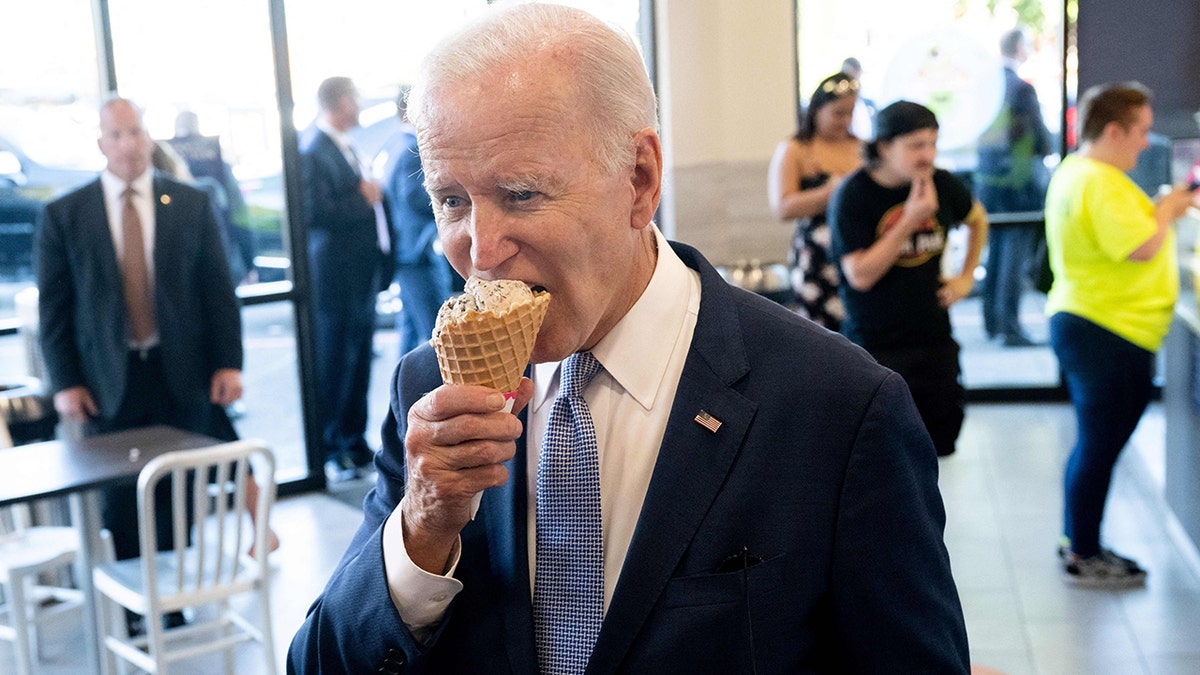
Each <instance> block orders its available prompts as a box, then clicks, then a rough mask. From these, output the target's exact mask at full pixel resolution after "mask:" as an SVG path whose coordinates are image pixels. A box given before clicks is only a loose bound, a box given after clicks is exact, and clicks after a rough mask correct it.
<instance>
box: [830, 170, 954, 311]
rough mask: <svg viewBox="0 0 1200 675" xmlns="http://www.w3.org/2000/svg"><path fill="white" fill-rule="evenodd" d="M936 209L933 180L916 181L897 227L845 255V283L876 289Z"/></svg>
mask: <svg viewBox="0 0 1200 675" xmlns="http://www.w3.org/2000/svg"><path fill="white" fill-rule="evenodd" d="M937 210H938V197H937V190H935V189H934V186H933V177H932V176H921V177H919V178H916V179H914V180H913V182H912V188H911V189H910V190H909V193H908V199H907V200H906V201H905V202H904V211H903V213H902V214H901V216H900V219H899V220H898V221H897V222H896V224H895V225H894V226H892V227H891V228H890V229H888V230H887V231H886V232H884V233H883V234H882V235H880V236H879V238H878V239H876V240H875V243H874V244H872V245H870V246H868V247H867V248H864V249H859V250H857V251H850V252H847V253H844V254H843V255H842V259H841V265H842V274H844V275H845V277H846V283H848V284H849V285H850V287H851V288H853V289H854V290H856V291H869V290H871V289H872V288H874V287H875V284H877V283H879V280H880V279H882V278H883V275H885V274H887V272H888V270H890V269H892V265H894V264H895V263H896V259H897V258H899V257H900V249H901V248H902V247H903V246H904V244H905V243H906V242H907V241H908V239H909V237H911V236H912V234H913V233H914V232H916V230H917V228H919V227H920V226H921V225H923V224H925V223H926V222H927V221H928V220H929V219H930V218H932V217H933V215H934V214H935V213H937Z"/></svg>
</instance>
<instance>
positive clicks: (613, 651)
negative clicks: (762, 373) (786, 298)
mask: <svg viewBox="0 0 1200 675" xmlns="http://www.w3.org/2000/svg"><path fill="white" fill-rule="evenodd" d="M673 246H674V247H675V248H676V251H677V252H678V253H679V255H680V257H681V258H683V260H684V262H685V263H686V264H687V265H688V266H689V267H692V268H693V269H698V270H699V271H700V275H701V287H702V290H701V303H700V313H699V315H698V317H697V321H696V329H695V333H694V334H693V337H692V346H691V349H690V351H689V353H688V357H687V361H686V363H685V365H684V368H683V373H682V376H681V378H680V381H679V388H678V392H677V394H676V396H675V401H674V402H673V404H672V408H671V414H670V418H669V420H668V422H667V429H666V432H665V434H664V441H663V444H662V447H661V448H660V449H659V455H658V460H657V461H656V463H655V466H654V474H653V477H652V478H651V481H650V488H649V490H648V491H647V492H646V500H645V502H644V504H643V506H642V512H641V515H640V516H639V518H638V524H637V528H636V530H635V531H634V535H633V540H632V541H631V542H630V545H629V552H628V554H627V555H626V556H625V564H624V565H623V567H622V570H621V576H620V579H619V580H618V582H617V587H616V590H615V591H614V594H613V599H612V602H611V603H610V605H609V608H608V613H607V614H606V616H605V618H604V625H603V627H602V628H601V631H600V636H599V638H598V640H597V642H596V647H595V649H594V650H593V652H592V658H591V661H590V662H589V664H588V669H587V672H588V673H607V672H612V671H613V670H615V669H616V668H617V667H618V666H619V665H620V663H621V660H622V659H623V658H624V657H625V655H626V654H627V653H628V651H629V648H630V645H631V644H632V643H633V640H634V638H635V637H636V635H637V633H638V631H639V630H641V627H642V624H643V623H644V622H645V620H646V617H647V616H648V615H649V614H650V611H651V610H652V609H653V607H654V605H655V603H657V602H658V598H659V596H660V594H661V593H662V591H663V589H664V587H665V586H666V584H667V581H668V580H670V578H671V574H672V573H673V571H674V570H675V568H676V566H677V565H678V563H679V561H680V559H681V558H682V556H683V554H684V552H685V551H686V550H687V548H688V546H689V544H690V543H691V541H692V539H693V537H694V536H695V534H696V531H697V530H698V529H699V527H700V524H701V522H702V521H703V518H704V514H705V513H706V512H708V510H709V506H710V505H711V504H712V502H713V500H714V499H715V498H716V496H717V494H718V493H719V492H720V489H721V486H722V485H723V484H724V482H725V479H726V476H727V475H728V473H729V470H730V467H731V466H732V464H733V461H734V458H735V457H736V456H737V453H738V451H739V450H740V449H741V445H742V440H743V438H744V437H745V434H746V430H747V428H748V427H749V425H750V422H751V420H752V419H753V417H754V413H755V410H756V405H755V404H754V403H753V402H752V401H749V400H747V399H746V398H745V397H743V396H742V395H741V394H739V393H738V392H737V391H735V390H734V389H732V388H731V386H730V385H731V384H732V383H733V382H735V381H736V380H737V379H739V378H740V377H742V376H743V375H744V374H745V373H746V371H747V370H748V365H747V362H746V358H745V351H744V350H745V346H744V345H743V343H742V338H741V334H740V332H739V331H738V330H737V328H736V327H737V325H738V318H737V303H736V301H735V300H734V299H733V298H729V297H727V296H728V295H729V293H730V289H729V287H728V286H726V285H725V284H724V282H723V281H722V280H721V279H720V277H719V276H718V275H717V273H716V271H715V270H713V269H712V267H711V266H709V265H708V264H707V262H705V261H704V260H703V258H701V257H700V256H699V254H697V253H696V252H695V251H694V250H692V249H690V248H687V247H683V246H679V245H673ZM701 411H705V412H707V413H709V414H710V415H711V416H712V417H714V418H716V419H718V420H720V421H721V425H720V428H719V429H717V431H715V432H714V431H710V430H709V429H708V428H706V427H704V426H702V425H701V424H699V423H698V422H697V421H696V419H695V418H696V416H697V414H699V413H700V412H701Z"/></svg>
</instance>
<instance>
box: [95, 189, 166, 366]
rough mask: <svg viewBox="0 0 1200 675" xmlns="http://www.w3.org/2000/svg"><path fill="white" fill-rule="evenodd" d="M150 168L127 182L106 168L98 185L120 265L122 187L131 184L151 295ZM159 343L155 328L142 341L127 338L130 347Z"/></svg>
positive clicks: (152, 257)
mask: <svg viewBox="0 0 1200 675" xmlns="http://www.w3.org/2000/svg"><path fill="white" fill-rule="evenodd" d="M152 178H153V171H150V170H147V171H146V172H145V173H143V174H142V175H140V176H138V177H137V178H134V179H133V181H132V182H130V183H128V184H126V183H125V181H123V180H121V179H120V178H118V177H117V176H116V175H115V174H113V173H112V172H111V171H108V170H107V169H106V170H104V171H103V172H101V174H100V187H101V188H102V189H103V191H104V210H105V212H106V213H107V214H108V231H109V233H110V234H111V235H112V242H113V249H114V250H115V251H116V253H117V266H118V267H120V262H121V255H122V254H123V253H124V252H125V234H124V230H122V229H121V225H122V223H121V216H122V214H123V213H124V212H125V203H124V195H125V188H127V187H132V188H133V190H134V192H135V194H134V196H133V197H132V199H133V208H135V209H137V212H138V217H139V218H140V219H141V221H142V243H143V244H144V245H145V249H146V250H145V255H146V273H147V276H149V277H150V279H149V282H150V297H151V298H153V297H154V227H155V220H154V181H153V180H152ZM157 344H158V329H157V327H156V328H155V330H154V333H153V334H152V335H151V336H150V337H148V338H146V339H145V340H144V341H143V342H141V343H137V342H134V341H133V340H130V343H129V347H130V348H131V349H149V348H150V347H154V346H155V345H157Z"/></svg>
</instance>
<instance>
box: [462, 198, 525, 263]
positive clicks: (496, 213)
mask: <svg viewBox="0 0 1200 675" xmlns="http://www.w3.org/2000/svg"><path fill="white" fill-rule="evenodd" d="M516 252H517V246H516V244H514V243H513V242H512V240H511V239H510V238H509V232H508V225H507V223H506V219H505V217H504V214H503V213H501V212H500V210H499V209H496V208H494V207H491V206H489V205H486V204H484V205H480V204H479V203H478V202H477V203H476V204H475V208H474V209H473V211H472V214H471V266H472V267H473V268H475V270H476V271H479V272H486V271H489V270H493V269H496V268H497V267H499V266H500V265H502V264H503V263H504V261H506V260H508V259H509V258H511V257H512V256H513V255H514V254H515V253H516Z"/></svg>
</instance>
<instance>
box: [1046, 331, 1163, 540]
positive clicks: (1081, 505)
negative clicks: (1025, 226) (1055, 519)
mask: <svg viewBox="0 0 1200 675" xmlns="http://www.w3.org/2000/svg"><path fill="white" fill-rule="evenodd" d="M1050 345H1051V346H1052V347H1053V348H1054V354H1055V356H1057V357H1058V363H1059V366H1060V367H1061V368H1062V371H1063V374H1064V375H1065V376H1066V380H1067V388H1068V390H1069V391H1070V394H1071V405H1072V406H1073V407H1074V408H1075V421H1076V424H1077V426H1078V438H1077V439H1076V441H1075V447H1074V448H1073V449H1072V450H1071V456H1070V458H1069V459H1068V460H1067V467H1066V471H1065V473H1064V477H1063V534H1064V535H1066V536H1067V538H1068V539H1070V540H1071V550H1072V551H1074V552H1075V553H1077V554H1078V555H1081V556H1084V557H1087V556H1092V555H1096V554H1097V553H1099V552H1100V521H1101V519H1102V518H1103V516H1104V503H1105V501H1106V500H1107V499H1108V486H1109V483H1110V482H1111V481H1112V472H1113V466H1114V465H1116V463H1117V457H1118V456H1119V455H1120V454H1121V450H1122V449H1123V448H1124V447H1125V443H1126V442H1128V441H1129V437H1130V436H1131V435H1133V430H1134V429H1135V428H1137V425H1138V420H1140V419H1141V417H1142V412H1144V411H1145V410H1146V405H1147V404H1148V403H1149V402H1150V396H1151V393H1152V392H1153V390H1154V380H1153V374H1154V353H1153V352H1149V351H1146V350H1145V349H1142V348H1141V347H1138V346H1137V345H1135V344H1133V343H1131V342H1129V341H1128V340H1125V339H1124V338H1121V337H1119V336H1117V335H1116V334H1114V333H1112V332H1110V331H1108V330H1106V329H1104V328H1101V327H1100V326H1097V325H1096V324H1094V323H1092V322H1091V321H1088V320H1086V319H1083V318H1081V317H1078V316H1075V315H1074V314H1068V313H1066V312H1059V313H1057V314H1055V315H1054V316H1052V317H1050Z"/></svg>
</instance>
